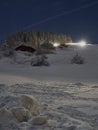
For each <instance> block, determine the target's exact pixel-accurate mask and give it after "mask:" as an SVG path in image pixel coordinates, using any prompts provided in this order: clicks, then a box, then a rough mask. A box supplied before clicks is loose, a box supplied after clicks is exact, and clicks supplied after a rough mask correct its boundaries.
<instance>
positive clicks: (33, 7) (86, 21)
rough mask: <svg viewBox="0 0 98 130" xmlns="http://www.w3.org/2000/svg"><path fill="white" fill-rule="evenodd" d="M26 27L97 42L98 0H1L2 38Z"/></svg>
mask: <svg viewBox="0 0 98 130" xmlns="http://www.w3.org/2000/svg"><path fill="white" fill-rule="evenodd" d="M24 30H25V31H29V30H38V31H49V32H53V33H66V34H68V35H70V36H71V37H72V39H73V40H74V41H77V40H81V39H85V40H87V41H88V42H91V43H98V0H0V41H3V40H4V39H5V38H6V36H7V35H8V34H9V33H13V32H16V31H24Z"/></svg>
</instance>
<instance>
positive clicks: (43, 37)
mask: <svg viewBox="0 0 98 130" xmlns="http://www.w3.org/2000/svg"><path fill="white" fill-rule="evenodd" d="M6 41H7V44H8V45H9V46H10V47H16V46H18V45H22V44H23V45H28V46H31V47H33V48H37V46H38V43H39V44H42V43H44V42H45V41H47V42H57V43H60V44H66V43H68V42H72V39H71V37H70V36H68V35H66V34H54V33H51V32H40V31H28V32H24V31H22V32H17V33H13V34H9V35H8V36H7V38H6Z"/></svg>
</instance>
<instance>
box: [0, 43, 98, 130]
mask: <svg viewBox="0 0 98 130" xmlns="http://www.w3.org/2000/svg"><path fill="white" fill-rule="evenodd" d="M77 51H78V53H79V54H81V55H82V57H84V58H85V64H83V65H76V64H70V59H71V58H72V56H73V55H75V54H76V52H77ZM0 55H1V59H0V112H2V111H6V113H7V115H6V114H5V117H3V116H1V117H0V130H98V80H97V79H98V46H97V45H95V46H88V47H86V48H74V49H73V48H72V47H70V48H67V49H65V50H56V52H55V54H50V55H48V61H49V63H50V66H49V67H45V66H42V67H32V66H31V65H30V61H31V60H32V57H34V55H32V54H29V53H22V52H18V53H16V52H15V55H14V58H12V57H5V56H4V55H3V52H2V51H1V52H0ZM23 57H24V58H23ZM17 61H19V62H17ZM21 95H30V96H34V97H35V99H37V101H38V103H39V116H31V117H29V119H28V120H26V121H24V122H17V121H16V119H14V117H13V116H12V113H11V110H12V109H13V108H15V107H17V108H18V107H19V108H20V107H21V106H20V105H19V104H20V101H19V98H20V96H21ZM0 114H1V115H2V113H0ZM8 115H9V121H5V120H8ZM6 116H7V118H6ZM38 117H47V121H44V122H45V123H42V125H39V124H40V123H36V124H37V125H34V124H33V123H32V122H34V120H35V119H38ZM4 118H6V119H5V120H4ZM13 119H14V120H13ZM38 120H39V119H38Z"/></svg>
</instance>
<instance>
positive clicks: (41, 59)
mask: <svg viewBox="0 0 98 130" xmlns="http://www.w3.org/2000/svg"><path fill="white" fill-rule="evenodd" d="M31 65H32V66H49V65H50V64H49V62H48V61H47V57H46V56H45V55H38V56H36V57H35V59H32V61H31Z"/></svg>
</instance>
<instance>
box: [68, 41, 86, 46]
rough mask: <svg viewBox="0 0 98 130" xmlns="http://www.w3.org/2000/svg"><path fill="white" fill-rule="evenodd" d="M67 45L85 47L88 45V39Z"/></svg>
mask: <svg viewBox="0 0 98 130" xmlns="http://www.w3.org/2000/svg"><path fill="white" fill-rule="evenodd" d="M66 45H71V46H80V47H84V46H86V45H87V44H86V41H80V42H76V43H66Z"/></svg>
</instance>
